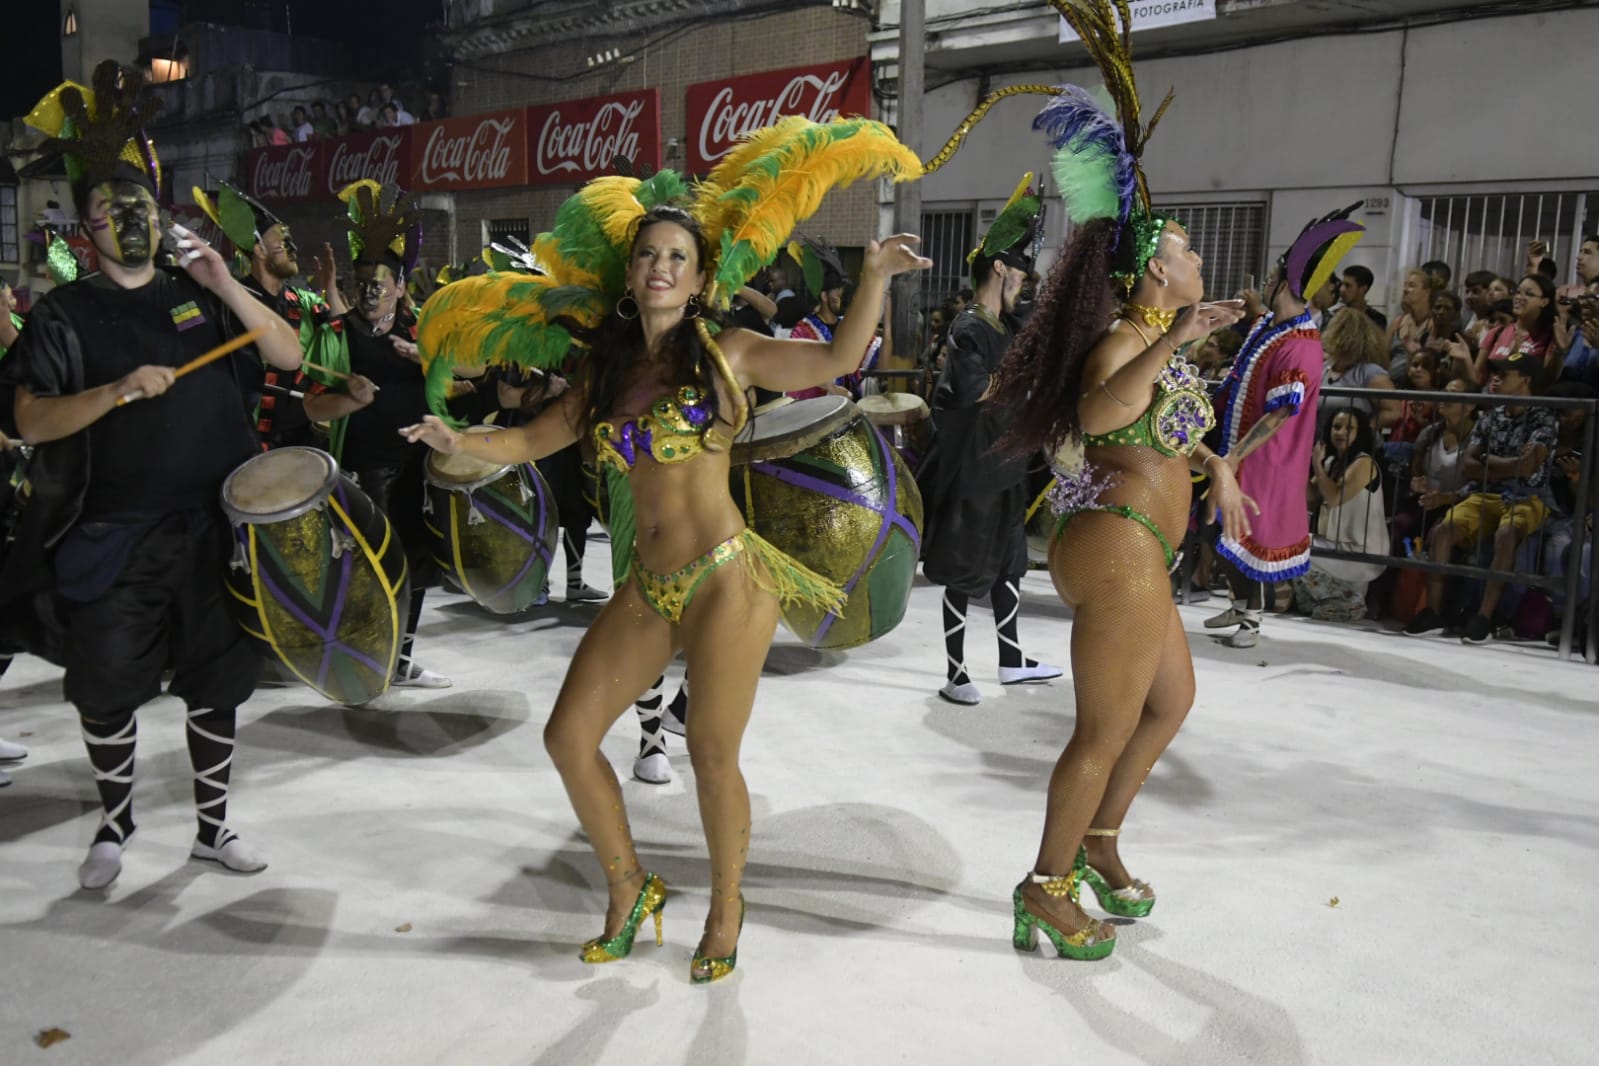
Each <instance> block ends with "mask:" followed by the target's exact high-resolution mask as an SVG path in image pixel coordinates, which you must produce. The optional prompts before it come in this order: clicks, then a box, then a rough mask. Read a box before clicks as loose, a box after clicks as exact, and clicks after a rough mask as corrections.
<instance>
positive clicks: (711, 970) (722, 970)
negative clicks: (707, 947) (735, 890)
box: [688, 892, 744, 985]
mask: <svg viewBox="0 0 1599 1066" xmlns="http://www.w3.org/2000/svg"><path fill="white" fill-rule="evenodd" d="M738 933H739V935H740V936H743V935H744V893H742V892H740V893H739V894H738ZM737 965H738V947H737V945H735V946H734V948H733V954H731V955H727V956H725V957H723V958H720V959H713V958H711V957H710V956H708V955H703V954H701V953H700V949H699V948H695V949H694V960H693V961H692V962H690V963H689V964H688V979H689V980H690V981H692V982H694V983H695V984H697V985H708V984H710V983H711V982H712V981H720V980H721V979H722V978H724V977H726V976H727V975H728V974H730V973H732V972H733V967H735V966H737Z"/></svg>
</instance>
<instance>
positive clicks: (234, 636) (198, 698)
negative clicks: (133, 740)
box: [64, 514, 259, 721]
mask: <svg viewBox="0 0 1599 1066" xmlns="http://www.w3.org/2000/svg"><path fill="white" fill-rule="evenodd" d="M228 558H229V550H228V541H227V530H226V527H225V526H224V525H223V524H222V523H221V522H220V521H217V520H214V519H210V518H204V517H200V516H195V515H181V514H180V515H168V516H166V517H165V518H162V519H160V520H159V521H158V522H156V523H155V524H154V525H153V526H152V527H150V529H149V530H148V532H146V533H145V534H144V535H143V537H142V538H140V539H139V540H138V542H137V543H136V544H135V545H134V546H133V549H132V551H131V552H129V553H128V558H127V561H126V562H125V563H124V564H123V566H122V568H121V570H120V572H119V573H118V574H117V576H116V578H115V579H114V580H113V581H112V582H111V585H110V587H109V588H108V589H107V590H106V591H105V592H104V593H103V594H102V595H100V596H99V597H98V598H96V599H94V600H91V601H89V602H86V603H70V602H69V603H66V604H64V613H65V615H66V628H67V634H66V649H65V659H66V662H65V665H66V682H65V691H66V696H67V699H68V700H70V701H71V702H72V704H73V705H74V706H75V707H77V709H78V713H79V714H81V715H82V716H83V717H84V718H87V719H89V720H91V721H107V720H111V719H115V718H118V717H120V716H122V715H125V714H126V713H127V712H129V711H132V710H133V709H134V708H136V707H139V706H140V705H142V704H145V703H148V702H149V701H150V700H152V699H154V698H155V697H156V696H158V695H160V694H161V675H162V673H163V672H164V671H165V670H167V669H168V668H169V667H170V668H171V669H172V670H173V671H174V673H173V677H172V684H171V686H170V691H171V693H172V695H174V696H177V697H178V698H180V699H182V700H183V702H184V703H186V704H188V706H189V707H191V708H233V707H237V706H239V705H240V704H242V703H243V702H244V701H245V700H247V699H249V698H250V694H251V693H252V692H254V691H255V681H256V672H257V670H258V669H259V660H258V659H257V657H256V653H255V649H254V648H253V647H252V646H251V645H250V644H249V642H248V639H247V638H246V637H245V635H244V631H243V630H241V629H240V628H239V627H238V625H237V623H235V622H234V620H233V618H232V616H231V615H230V614H229V613H228V609H227V602H226V596H227V589H226V587H225V586H224V584H223V575H224V573H225V569H226V567H227V563H228Z"/></svg>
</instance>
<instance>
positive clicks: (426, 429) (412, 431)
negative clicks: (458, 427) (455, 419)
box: [400, 415, 461, 455]
mask: <svg viewBox="0 0 1599 1066" xmlns="http://www.w3.org/2000/svg"><path fill="white" fill-rule="evenodd" d="M400 436H402V437H404V438H405V439H406V440H408V441H410V442H411V443H412V444H415V443H416V442H417V441H421V442H422V443H423V444H426V445H427V446H428V447H429V448H432V449H433V450H434V451H436V452H443V453H444V454H445V455H454V454H455V453H456V452H458V451H460V450H461V434H459V433H457V432H456V431H455V430H453V429H451V428H450V427H449V426H447V425H445V424H444V422H443V421H442V420H441V419H439V418H438V416H436V415H423V416H422V421H420V422H418V423H416V424H415V425H411V426H405V427H403V428H402V429H401V430H400Z"/></svg>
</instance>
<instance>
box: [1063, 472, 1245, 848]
mask: <svg viewBox="0 0 1599 1066" xmlns="http://www.w3.org/2000/svg"><path fill="white" fill-rule="evenodd" d="M1213 458H1214V457H1213ZM1207 462H1208V460H1207ZM1121 832H1122V831H1121V828H1120V827H1117V828H1115V829H1090V830H1088V831H1086V832H1085V833H1083V835H1084V836H1087V837H1115V836H1121Z"/></svg>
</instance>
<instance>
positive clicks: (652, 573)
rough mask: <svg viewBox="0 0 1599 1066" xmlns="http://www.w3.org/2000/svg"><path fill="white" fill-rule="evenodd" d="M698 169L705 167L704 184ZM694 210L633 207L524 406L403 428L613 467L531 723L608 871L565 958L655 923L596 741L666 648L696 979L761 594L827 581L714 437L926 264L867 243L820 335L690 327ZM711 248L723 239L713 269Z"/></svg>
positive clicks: (832, 353) (725, 856)
mask: <svg viewBox="0 0 1599 1066" xmlns="http://www.w3.org/2000/svg"><path fill="white" fill-rule="evenodd" d="M853 121H855V122H857V123H859V122H863V121H864V120H853ZM872 125H874V126H875V124H872ZM878 128H880V127H878ZM882 136H883V137H884V138H886V139H887V140H888V142H889V143H890V144H892V146H893V148H895V149H898V150H899V152H901V153H903V154H901V155H898V156H897V157H896V156H889V157H888V158H889V159H890V160H891V162H890V163H889V164H888V165H881V164H874V166H875V167H876V169H875V171H874V172H875V173H885V172H891V173H898V174H900V175H901V176H912V175H913V174H915V173H919V171H920V167H919V164H918V163H916V162H915V157H914V156H913V155H911V154H910V153H909V152H908V151H906V150H904V149H902V148H900V146H899V145H898V144H897V143H895V142H892V138H891V137H890V135H888V134H887V133H886V131H884V132H883V133H882ZM894 160H897V161H894ZM863 173H864V172H863ZM600 180H602V181H611V180H616V179H600ZM652 180H654V179H652ZM722 180H723V181H726V179H722ZM717 181H718V176H717V174H715V173H714V172H713V174H712V175H711V177H710V178H709V179H708V184H710V183H715V182H717ZM706 215H707V212H704V211H697V212H696V213H690V212H688V211H685V210H682V209H681V208H679V207H676V206H672V205H671V204H660V203H657V204H655V205H653V206H650V207H649V209H648V210H647V212H646V213H644V214H643V215H642V217H640V218H639V219H638V221H637V223H636V227H635V228H634V230H633V237H632V241H631V246H630V249H629V250H628V258H627V261H626V293H625V294H624V295H622V297H621V299H620V300H618V301H617V303H616V306H615V308H614V309H612V310H611V312H610V313H609V314H608V315H607V316H606V317H605V319H604V321H603V322H602V323H601V324H600V326H599V328H598V329H597V330H596V331H594V333H593V335H592V339H591V344H590V354H589V355H588V357H587V367H586V374H584V375H580V376H579V378H578V380H577V382H576V383H575V384H574V388H573V389H572V390H571V391H570V392H568V393H567V394H565V395H564V396H563V397H562V399H561V400H560V401H559V402H557V403H555V404H553V405H551V407H550V408H548V409H546V410H545V411H544V412H543V413H542V414H541V415H539V416H538V417H537V418H535V419H534V420H533V421H531V422H530V423H528V424H527V425H525V426H521V427H518V428H516V429H511V430H506V431H503V432H498V433H490V434H484V435H473V436H463V435H461V434H459V433H456V432H454V431H452V430H451V429H450V428H449V427H448V426H447V425H445V424H444V423H443V422H441V421H440V420H439V419H437V418H434V417H432V416H428V417H427V418H425V419H424V420H423V422H422V423H419V424H417V425H415V426H411V427H409V428H408V429H406V430H404V431H403V432H404V433H405V435H406V436H407V438H408V439H410V440H420V441H425V442H427V443H428V444H429V445H430V446H432V447H433V448H436V449H438V450H440V451H444V452H456V451H461V452H465V453H467V454H469V455H472V456H474V457H477V458H481V459H485V460H489V461H492V462H495V463H513V462H521V461H525V460H532V459H538V458H540V457H542V456H544V455H548V454H550V453H552V452H554V451H556V450H558V449H560V448H563V447H566V446H568V445H570V444H572V443H573V442H574V441H576V440H578V439H579V438H580V437H581V436H583V435H592V436H593V438H594V441H595V444H596V448H597V451H598V453H599V456H600V460H601V462H603V463H607V464H610V465H612V466H613V467H616V468H620V469H623V470H626V471H627V472H628V482H629V484H630V487H631V490H632V497H633V510H634V514H635V517H636V523H637V534H636V540H635V543H634V545H633V547H632V552H633V565H632V573H631V575H630V580H628V581H627V582H626V583H625V584H624V585H623V586H622V587H621V588H620V589H619V590H617V592H616V594H615V595H614V596H613V597H612V599H611V601H610V602H609V603H608V604H607V605H606V606H605V608H604V609H603V610H602V611H601V612H600V614H599V616H598V617H597V618H596V619H595V621H594V623H593V625H591V626H590V627H589V629H588V632H587V633H586V634H585V635H584V636H583V639H582V641H581V642H580V643H579V645H578V650H577V652H576V654H575V655H574V656H573V659H572V663H571V666H570V668H569V670H568V671H567V675H566V680H565V682H564V683H563V684H562V686H561V691H560V694H559V695H558V696H557V698H556V703H555V709H554V711H553V713H552V714H551V716H550V719H549V722H548V724H547V725H546V727H545V732H544V740H545V746H546V748H547V749H548V750H549V753H550V756H551V758H552V759H553V761H554V762H555V765H556V768H557V769H558V770H559V771H560V774H561V778H562V781H563V783H564V784H565V786H566V790H567V794H568V796H570V798H571V801H572V806H573V808H574V809H575V811H576V812H577V815H578V819H579V821H580V822H581V823H582V825H583V829H584V831H585V832H586V833H587V834H588V838H589V841H590V844H591V846H592V847H593V848H594V852H595V855H596V856H597V857H598V858H599V860H600V863H601V865H602V866H603V867H604V870H605V874H606V879H607V883H608V886H609V894H610V903H609V907H608V909H607V911H606V919H605V929H604V933H603V934H602V935H601V936H600V937H598V938H596V939H594V940H591V941H589V942H588V943H587V944H586V945H585V946H584V949H583V953H582V958H583V960H584V961H585V962H609V961H612V960H614V959H618V958H621V957H623V956H625V955H627V954H628V953H629V951H631V949H632V945H633V938H634V935H635V933H636V932H637V930H638V927H639V925H640V924H641V923H642V921H643V919H644V918H646V917H648V916H649V915H651V914H654V915H655V917H656V936H657V941H659V938H660V913H661V911H662V909H663V907H664V905H665V900H666V889H665V886H664V884H663V883H662V882H661V879H660V878H659V877H657V876H656V875H654V874H653V873H649V872H647V871H645V870H644V869H643V867H642V866H641V865H640V863H639V859H638V855H637V853H636V851H635V849H634V845H633V839H632V835H631V833H630V831H629V828H628V821H627V815H626V812H625V810H624V808H623V802H622V793H621V789H620V786H619V785H618V782H617V778H616V775H615V773H614V772H613V770H612V768H611V766H610V764H609V763H608V762H607V761H606V759H605V757H604V756H603V755H602V754H601V752H600V741H601V739H602V738H603V737H604V736H605V734H606V732H607V730H609V729H610V727H611V725H612V723H613V722H615V721H616V719H617V718H618V717H619V716H620V715H622V714H623V713H624V712H626V711H627V709H628V708H629V706H630V705H631V704H632V702H633V701H634V699H635V698H637V697H638V696H639V695H640V694H641V693H643V692H644V691H645V689H647V688H648V687H649V686H650V684H651V683H652V682H653V681H654V680H655V679H656V678H657V677H659V676H660V674H661V672H662V670H663V669H664V668H665V667H666V665H667V663H668V662H670V661H671V659H672V658H673V656H674V655H676V654H677V653H678V651H679V650H681V651H682V652H683V653H684V654H685V656H686V659H687V666H688V672H689V673H690V674H692V675H693V677H694V713H693V715H692V716H691V717H690V718H689V720H688V730H687V742H688V750H689V755H690V759H691V762H692V765H693V767H694V773H695V779H696V787H697V791H698V796H699V804H700V816H701V819H702V821H703V824H704V828H705V836H706V843H707V845H708V847H709V851H710V865H711V903H710V912H709V915H708V917H707V919H706V923H705V932H704V936H703V938H702V939H701V941H700V944H699V947H698V949H697V950H696V951H695V953H694V958H693V962H692V964H691V967H690V977H691V979H692V980H693V981H695V982H696V983H703V982H707V981H712V980H716V979H718V978H720V977H723V976H725V975H726V974H727V973H728V972H730V971H731V970H732V968H733V966H734V964H735V962H736V960H737V951H736V945H737V941H738V936H739V932H740V930H741V927H742V924H743V916H744V902H743V896H742V894H741V892H740V882H741V879H742V875H743V870H744V863H745V858H746V853H747V849H748V845H749V829H750V809H749V793H748V790H747V789H746V787H745V783H744V777H743V774H742V773H741V771H740V769H739V764H738V755H739V745H740V742H741V739H742V737H743V734H744V729H745V726H746V725H747V723H748V721H749V716H750V712H751V709H752V706H753V703H754V698H755V687H756V682H757V680H758V679H759V676H760V671H761V666H762V664H763V662H764V660H765V657H766V652H767V648H768V647H769V645H770V643H771V640H772V636H773V633H774V631H775V629H776V625H777V619H778V608H779V597H780V596H781V597H783V598H784V599H808V600H811V601H812V602H822V603H829V604H832V605H836V604H837V603H838V602H839V597H840V593H839V592H838V590H837V589H836V587H832V586H830V585H829V583H828V582H827V581H826V580H825V579H823V578H821V577H819V576H818V575H815V574H813V573H811V572H809V571H807V570H805V569H804V568H803V567H800V566H799V564H797V563H795V562H794V561H793V560H791V559H788V557H787V556H785V555H783V554H782V553H781V552H780V551H778V550H777V549H775V548H773V547H772V546H771V545H769V544H767V543H766V542H765V541H763V540H761V539H760V538H759V537H757V536H756V535H755V534H754V533H753V532H752V531H750V530H748V529H747V528H746V526H745V521H744V517H743V515H742V514H741V513H740V511H739V509H738V508H737V506H736V505H735V504H734V502H733V499H732V495H731V493H730V491H729V475H730V459H729V452H728V446H729V444H730V442H731V438H732V435H733V434H736V433H737V432H738V430H739V429H740V428H741V427H742V425H743V424H744V421H745V418H746V417H747V403H746V401H745V399H744V392H745V390H746V389H748V388H751V387H760V388H763V389H769V390H772V391H774V392H788V391H791V390H794V389H801V388H806V387H809V386H812V385H816V384H818V383H820V382H824V381H830V380H832V379H833V378H835V377H839V376H842V375H843V374H846V373H849V372H850V371H852V370H854V369H855V367H856V366H857V365H859V363H860V359H861V355H862V353H863V352H864V351H865V350H866V346H867V344H868V343H870V341H871V339H872V335H873V328H874V326H875V324H876V322H877V320H878V318H879V317H880V314H881V307H882V294H883V289H884V286H885V283H886V282H887V280H888V279H889V278H890V277H892V276H893V275H895V274H898V273H901V272H903V271H907V270H914V269H926V268H928V267H930V266H931V265H932V263H931V261H930V260H927V259H924V258H922V257H920V256H918V255H917V254H916V252H915V251H914V247H915V245H916V244H917V243H918V239H917V238H916V237H914V236H908V235H900V236H895V237H890V238H888V239H886V240H884V241H882V242H881V243H879V242H875V241H874V242H871V243H869V244H868V246H867V250H866V256H865V262H864V267H863V271H862V280H861V286H860V291H859V295H858V296H857V301H858V302H857V308H856V313H855V314H854V315H852V316H851V318H850V319H849V320H848V321H847V322H846V323H845V324H844V325H842V326H841V327H840V328H839V329H838V331H837V332H836V333H835V335H834V337H833V340H832V341H831V342H830V343H820V342H809V341H786V340H776V339H773V338H770V337H763V336H760V335H757V334H755V333H752V332H748V331H745V330H739V329H727V330H725V331H724V332H722V333H721V335H720V336H719V337H718V338H717V339H716V341H714V342H710V343H707V340H708V338H709V332H708V331H707V330H706V329H705V327H704V325H703V323H702V322H697V321H695V319H696V318H703V317H705V316H707V315H709V314H711V313H712V312H711V311H710V310H708V307H709V306H710V305H711V304H712V299H714V292H715V286H714V280H715V279H716V278H717V277H718V272H717V269H716V268H717V265H718V264H717V263H716V262H713V261H712V258H711V254H710V249H712V248H715V247H717V246H718V245H717V244H714V243H712V244H708V242H707V239H706V238H707V236H708V234H705V233H704V232H703V229H702V222H701V217H704V216H706ZM559 227H560V221H559V216H558V221H557V229H559ZM784 232H785V233H786V232H787V231H786V230H785V231H784ZM774 251H775V249H774ZM727 260H728V254H727V253H726V252H725V251H724V253H723V254H722V256H721V257H720V263H721V265H722V267H723V268H724V269H723V273H722V274H721V277H722V278H723V279H724V280H725V278H726V277H727V274H726V272H725V267H726V263H727ZM446 291H447V290H446ZM707 293H710V294H711V298H710V299H707V298H705V297H704V296H703V295H702V294H707ZM718 346H719V347H718ZM618 550H627V548H626V546H624V545H619V546H618ZM728 563H740V564H741V565H725V564H728ZM617 649H626V650H625V651H624V652H622V653H618V651H617Z"/></svg>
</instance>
